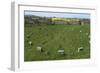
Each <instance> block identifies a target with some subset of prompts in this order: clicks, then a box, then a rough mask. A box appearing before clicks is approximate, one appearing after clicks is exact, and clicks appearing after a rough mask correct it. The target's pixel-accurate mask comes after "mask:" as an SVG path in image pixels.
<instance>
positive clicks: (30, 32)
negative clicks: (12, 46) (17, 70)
mask: <svg viewBox="0 0 100 73" xmlns="http://www.w3.org/2000/svg"><path fill="white" fill-rule="evenodd" d="M89 36H90V25H88V24H87V25H44V26H33V27H25V28H24V44H25V46H24V61H43V60H67V59H86V58H90V43H89V41H90V38H89ZM29 41H31V42H32V45H30V44H29ZM38 46H41V47H43V52H38V51H37V50H36V47H38ZM79 47H83V50H82V51H80V52H77V49H78V48H79ZM59 48H63V49H64V50H65V55H63V56H62V55H60V54H59V53H57V50H58V49H59Z"/></svg>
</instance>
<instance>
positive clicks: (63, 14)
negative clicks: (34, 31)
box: [24, 11, 90, 19]
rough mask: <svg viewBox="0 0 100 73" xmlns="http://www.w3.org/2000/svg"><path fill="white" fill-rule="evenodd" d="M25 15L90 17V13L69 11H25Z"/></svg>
mask: <svg viewBox="0 0 100 73" xmlns="http://www.w3.org/2000/svg"><path fill="white" fill-rule="evenodd" d="M24 15H36V16H42V17H44V16H45V17H63V18H86V19H90V14H88V13H68V12H46V11H24Z"/></svg>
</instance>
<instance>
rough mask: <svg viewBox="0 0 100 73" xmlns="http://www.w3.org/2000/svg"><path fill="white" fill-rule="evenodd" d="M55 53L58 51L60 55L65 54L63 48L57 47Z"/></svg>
mask: <svg viewBox="0 0 100 73" xmlns="http://www.w3.org/2000/svg"><path fill="white" fill-rule="evenodd" d="M57 53H59V54H60V55H65V50H64V49H59V50H57Z"/></svg>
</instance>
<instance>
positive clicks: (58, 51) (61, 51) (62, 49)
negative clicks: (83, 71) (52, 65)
mask: <svg viewBox="0 0 100 73" xmlns="http://www.w3.org/2000/svg"><path fill="white" fill-rule="evenodd" d="M79 32H80V33H81V32H82V30H80V31H79ZM85 35H86V36H88V38H90V36H89V33H85ZM89 42H90V41H89ZM28 44H29V45H30V46H32V41H29V42H28ZM36 50H37V51H38V52H40V53H44V51H45V53H46V54H48V53H49V51H46V50H44V48H43V47H42V46H37V47H36ZM83 50H84V47H79V48H77V52H81V51H83ZM56 53H58V54H59V55H62V56H65V55H66V53H65V50H64V48H59V49H58V50H57V51H56Z"/></svg>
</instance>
